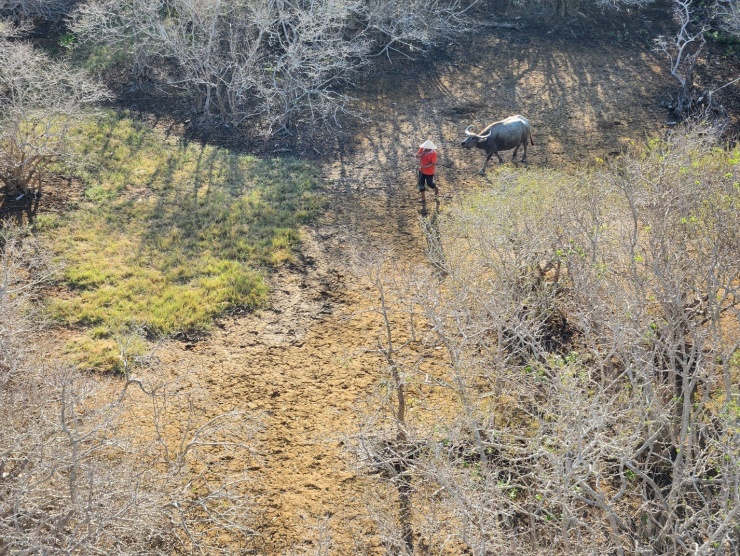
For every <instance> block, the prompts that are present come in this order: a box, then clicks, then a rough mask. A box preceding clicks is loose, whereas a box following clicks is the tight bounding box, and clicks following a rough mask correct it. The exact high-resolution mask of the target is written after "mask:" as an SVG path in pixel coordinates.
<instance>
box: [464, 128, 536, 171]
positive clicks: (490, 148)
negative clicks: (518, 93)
mask: <svg viewBox="0 0 740 556" xmlns="http://www.w3.org/2000/svg"><path fill="white" fill-rule="evenodd" d="M471 127H473V126H468V128H467V129H466V130H465V135H467V138H466V139H465V140H464V141H463V142H462V143H461V144H462V146H463V147H465V148H466V149H472V148H473V146H475V147H478V148H479V149H485V151H486V159H485V160H484V161H483V168H481V169H480V172H478V173H479V174H480V175H481V176H482V175H484V174H485V173H486V164H488V161H489V160H490V159H491V157H492V156H493V155H494V154H495V155H496V156H497V157H498V161H499V163H501V162H503V161H504V159H503V158H501V155H500V154H498V152H499V151H508V150H509V149H514V155H513V156H512V158H516V153H517V151H518V150H519V147H520V146H522V145H523V146H524V156H522V162H525V161H526V160H527V140H529V141H530V142H531V143H532V145H534V140H533V139H532V128H531V126H530V125H529V121H528V120H527V118H525V117H524V116H510V117H508V118H506V119H504V120H500V121H498V122H493V123H492V124H491V125H489V126H487V127H486V128H485V129H484V130H483V131H481V132H480V133H473V132H472V131H470V128H471Z"/></svg>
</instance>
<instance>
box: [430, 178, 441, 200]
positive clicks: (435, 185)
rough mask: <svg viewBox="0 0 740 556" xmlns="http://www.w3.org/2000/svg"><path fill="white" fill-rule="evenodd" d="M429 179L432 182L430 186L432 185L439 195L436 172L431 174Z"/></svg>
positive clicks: (435, 192) (435, 194) (435, 193)
mask: <svg viewBox="0 0 740 556" xmlns="http://www.w3.org/2000/svg"><path fill="white" fill-rule="evenodd" d="M429 181H430V182H431V183H430V184H429V187H431V188H432V189H434V196H435V197H437V196H438V195H439V187H438V186H437V182H436V181H434V174H432V175H431V176H429Z"/></svg>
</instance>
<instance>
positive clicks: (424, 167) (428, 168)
mask: <svg viewBox="0 0 740 556" xmlns="http://www.w3.org/2000/svg"><path fill="white" fill-rule="evenodd" d="M416 158H417V159H418V161H419V168H418V185H419V193H421V199H420V200H419V202H420V203H426V201H427V200H426V196H425V192H426V190H427V187H429V189H431V190H433V191H434V196H435V197H436V196H438V195H439V190H438V188H437V184H436V183H434V165H435V164H436V163H437V147H436V146H435V144H434V143H432V142H431V141H430V140H429V139H427V140H426V141H424V142H423V143H422V144H421V145H420V146H419V150H418V151H416Z"/></svg>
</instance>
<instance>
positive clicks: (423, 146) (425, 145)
mask: <svg viewBox="0 0 740 556" xmlns="http://www.w3.org/2000/svg"><path fill="white" fill-rule="evenodd" d="M419 148H420V149H431V150H434V149H436V148H437V147H436V146H435V145H434V143H432V142H431V141H430V140H429V139H427V140H426V141H424V142H423V143H422V144H421V145H420V146H419Z"/></svg>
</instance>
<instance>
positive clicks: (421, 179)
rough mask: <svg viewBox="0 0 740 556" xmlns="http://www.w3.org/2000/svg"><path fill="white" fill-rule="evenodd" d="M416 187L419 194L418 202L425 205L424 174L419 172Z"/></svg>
mask: <svg viewBox="0 0 740 556" xmlns="http://www.w3.org/2000/svg"><path fill="white" fill-rule="evenodd" d="M418 187H419V193H421V199H420V202H422V203H426V197H425V196H424V192H425V191H426V187H424V174H422V173H421V172H419V179H418Z"/></svg>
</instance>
